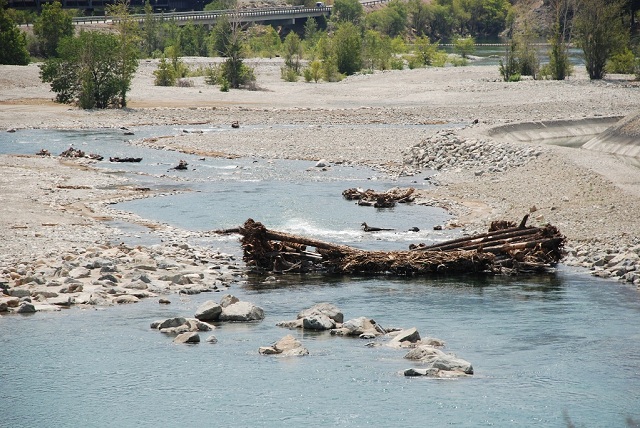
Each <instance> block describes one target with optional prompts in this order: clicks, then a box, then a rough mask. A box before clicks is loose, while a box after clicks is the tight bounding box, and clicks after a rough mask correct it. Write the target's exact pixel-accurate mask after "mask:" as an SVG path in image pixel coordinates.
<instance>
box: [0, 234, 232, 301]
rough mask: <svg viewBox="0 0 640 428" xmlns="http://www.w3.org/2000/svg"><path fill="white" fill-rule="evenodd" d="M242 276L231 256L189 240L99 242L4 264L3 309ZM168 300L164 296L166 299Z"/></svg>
mask: <svg viewBox="0 0 640 428" xmlns="http://www.w3.org/2000/svg"><path fill="white" fill-rule="evenodd" d="M243 276H244V273H243V271H242V270H241V269H240V267H239V265H238V264H236V262H235V260H234V258H233V256H230V255H226V254H222V253H219V252H216V251H211V250H209V249H206V248H199V247H192V246H190V245H188V244H180V245H155V246H151V247H142V246H136V247H131V246H127V245H117V246H110V245H96V246H94V247H88V248H76V249H75V250H73V251H69V252H66V253H62V254H59V255H57V256H52V257H49V258H41V259H38V260H35V261H31V262H23V263H21V264H17V265H16V264H7V265H4V266H2V265H0V289H1V293H0V311H11V312H28V311H29V310H30V309H31V307H30V306H26V305H25V303H29V304H32V305H33V309H34V310H35V311H39V310H59V309H60V308H61V307H69V306H72V305H78V304H84V305H114V304H124V303H135V302H137V301H138V300H139V299H143V298H148V297H156V296H158V295H161V294H173V293H180V294H198V293H202V292H218V291H224V290H226V289H228V287H229V286H230V285H231V284H233V283H235V282H238V281H240V280H241V279H242V277H243ZM165 302H166V300H165Z"/></svg>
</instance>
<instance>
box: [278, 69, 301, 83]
mask: <svg viewBox="0 0 640 428" xmlns="http://www.w3.org/2000/svg"><path fill="white" fill-rule="evenodd" d="M280 77H281V78H282V80H284V81H285V82H297V81H298V77H299V74H298V73H297V72H296V70H295V69H293V68H291V67H281V68H280Z"/></svg>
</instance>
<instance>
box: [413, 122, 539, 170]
mask: <svg viewBox="0 0 640 428" xmlns="http://www.w3.org/2000/svg"><path fill="white" fill-rule="evenodd" d="M540 154H542V149H540V148H537V147H531V146H517V145H512V144H506V143H499V142H496V141H492V140H482V139H475V138H465V137H462V136H460V135H459V134H458V133H456V132H455V131H454V130H450V129H449V130H442V131H439V132H437V133H435V134H434V135H432V136H430V137H428V138H426V139H425V140H423V141H422V142H420V143H419V144H416V145H415V146H413V147H411V148H410V149H409V150H408V151H407V152H406V153H405V154H404V156H405V163H406V164H409V165H413V166H416V167H418V168H426V169H432V170H437V171H440V170H448V169H455V168H462V169H466V170H472V171H473V172H474V173H475V175H476V176H480V175H483V174H485V173H487V172H498V173H499V172H504V171H506V170H507V169H509V168H513V167H518V166H522V165H525V164H526V163H527V162H529V161H530V160H531V159H534V158H536V157H538V156H540Z"/></svg>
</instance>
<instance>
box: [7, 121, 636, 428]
mask: <svg viewBox="0 0 640 428" xmlns="http://www.w3.org/2000/svg"><path fill="white" fill-rule="evenodd" d="M147 132H148V133H149V134H150V135H152V134H154V133H165V132H180V130H179V129H173V130H169V129H167V130H165V129H140V130H136V138H137V137H139V136H142V135H144V134H145V133H147ZM212 132H213V131H212ZM70 143H74V145H78V146H80V145H81V146H82V148H83V150H87V151H94V149H95V148H99V149H101V150H100V151H102V153H103V154H104V155H107V156H138V155H141V156H143V162H141V163H140V164H138V165H133V164H131V165H122V164H109V163H108V162H105V161H103V162H100V163H99V164H98V166H100V167H104V168H109V169H111V170H112V171H113V173H118V174H128V175H129V176H130V177H131V178H132V179H136V180H139V181H140V183H146V184H147V185H150V186H160V187H167V188H171V189H178V190H181V191H184V192H178V193H175V194H168V195H167V196H164V197H157V198H150V199H144V200H138V201H132V202H127V203H123V204H119V205H118V206H117V208H118V209H122V210H128V211H131V212H134V213H136V214H139V215H141V216H143V217H145V218H150V219H154V220H159V221H165V222H168V223H170V224H172V225H174V226H176V227H179V228H184V229H188V230H208V229H212V228H218V227H230V226H233V225H237V224H238V222H239V221H241V220H243V219H246V218H247V216H248V215H251V216H253V217H254V218H255V219H256V220H262V219H266V221H265V223H267V224H268V226H269V227H272V228H274V229H283V230H286V231H292V232H294V233H305V234H314V236H315V235H320V236H321V237H322V238H323V239H326V240H332V241H334V240H335V241H339V242H344V243H350V244H353V245H360V246H363V247H366V248H390V247H394V248H401V247H406V245H407V244H408V243H409V242H413V241H415V240H419V241H435V240H439V239H443V238H444V237H445V236H444V235H440V234H438V232H435V231H433V230H432V227H431V226H433V225H435V224H442V223H444V222H446V220H447V219H448V218H449V217H448V215H447V214H446V213H445V212H443V211H442V210H439V209H436V208H429V207H417V206H413V205H408V206H400V207H398V208H396V209H394V210H375V209H373V208H370V207H358V206H356V205H355V204H353V203H351V202H348V201H345V200H343V199H342V197H341V196H340V192H341V190H343V189H344V188H347V187H373V188H375V189H377V190H384V189H386V188H389V187H392V186H394V185H401V186H406V185H410V184H413V185H416V186H418V185H419V186H428V185H429V180H426V178H427V177H428V174H425V175H424V176H416V177H403V178H389V177H384V176H383V175H381V174H380V173H377V172H375V171H371V170H368V169H365V168H355V167H347V166H344V167H331V168H330V169H329V171H324V172H322V171H319V170H318V169H317V168H315V167H314V166H313V163H311V162H297V161H296V162H288V161H277V160H266V159H236V160H228V159H212V158H207V159H205V160H201V158H196V157H187V156H186V155H181V154H176V153H175V152H167V151H153V150H150V149H144V148H138V147H131V146H128V145H126V143H125V141H124V138H123V136H122V133H121V132H119V131H117V130H100V131H45V130H30V131H26V130H24V131H19V132H18V133H15V134H7V133H5V134H3V135H0V148H1V150H0V151H2V152H5V153H7V152H9V153H18V152H22V153H35V152H36V151H37V150H39V149H40V148H48V149H49V150H50V151H51V152H52V153H54V154H57V153H58V151H62V150H64V149H65V148H66V147H68V145H69V144H70ZM119 150H120V151H119ZM96 151H97V150H96ZM107 152H109V153H107ZM179 157H182V158H186V159H187V160H188V162H189V163H190V166H192V169H191V170H189V171H186V174H183V173H182V172H177V171H171V172H169V171H168V170H169V167H170V166H171V165H173V164H175V163H177V160H176V158H179ZM334 168H335V169H334ZM180 174H182V175H180ZM187 190H188V191H187ZM264 201H274V202H270V203H265V202H264ZM362 221H367V222H368V223H371V224H375V225H392V226H393V227H395V228H396V229H397V230H396V231H393V232H389V233H386V234H382V235H377V236H376V237H373V236H371V234H369V235H366V234H364V233H362V232H360V231H359V224H360V222H362ZM409 226H418V227H420V228H421V231H420V232H419V233H418V234H417V235H415V234H413V233H414V232H406V229H408V227H409ZM134 229H135V228H133V227H132V232H131V233H130V235H129V236H128V239H129V240H130V242H132V243H136V242H140V241H145V242H146V241H152V240H153V236H152V233H151V232H146V233H147V235H144V234H141V233H140V231H139V230H134ZM207 245H213V246H218V247H222V248H223V249H227V250H229V251H238V245H237V243H236V242H234V241H230V240H221V241H215V240H212V241H211V242H208V243H207ZM263 281H264V278H263V277H258V276H253V275H249V276H248V277H247V281H246V282H245V283H244V284H242V285H241V286H238V287H236V288H234V289H231V290H230V291H231V292H232V293H233V294H235V295H237V296H238V297H240V298H241V299H243V300H249V301H252V302H254V303H256V304H257V305H259V306H261V307H263V308H264V310H265V313H266V318H265V319H264V320H263V321H262V322H259V323H252V324H221V325H218V326H217V329H215V330H214V331H213V332H212V334H214V335H215V336H216V337H217V339H218V343H216V344H209V343H200V344H198V345H194V346H188V345H176V344H173V343H172V341H171V339H170V338H169V337H166V336H164V335H162V334H161V333H158V332H157V331H154V330H151V329H150V328H149V324H150V323H151V322H152V321H154V320H156V319H162V318H168V317H172V316H178V315H182V316H192V315H193V313H194V312H195V310H196V308H197V307H198V306H199V305H200V304H201V303H202V302H204V301H206V300H210V299H214V300H218V299H219V298H220V295H216V294H207V293H205V294H199V295H192V296H177V295H172V296H169V299H170V300H171V301H172V303H171V304H170V305H158V303H157V300H156V299H147V300H143V301H142V302H140V303H138V304H135V305H122V306H117V307H111V308H94V309H84V310H83V309H79V308H71V309H68V310H64V311H62V312H56V313H36V314H33V315H31V316H13V315H10V316H6V315H5V316H2V317H0V331H1V333H0V363H2V370H1V371H0V396H1V397H2V402H3V404H4V406H3V412H2V417H1V418H0V426H6V427H34V426H38V427H77V426H85V427H104V426H123V427H129V426H132V427H133V426H135V427H146V426H149V427H151V426H183V427H200V426H203V427H204V426H212V425H226V426H237V427H245V426H269V427H279V426H283V425H291V426H300V425H304V426H311V427H314V426H318V427H320V426H349V427H360V426H375V427H397V426H416V425H433V426H445V425H448V426H460V427H478V426H500V427H502V426H526V427H529V426H542V427H562V426H569V422H568V421H569V420H570V421H571V423H573V424H575V426H581V427H618V426H620V427H624V426H626V420H627V418H632V419H633V420H634V421H640V406H638V403H639V402H640V322H639V321H640V296H639V294H638V292H637V291H636V290H635V288H633V287H629V286H627V285H624V284H621V283H618V282H615V281H607V280H601V279H596V278H593V277H590V276H589V275H588V272H585V271H582V270H575V269H572V268H567V267H564V266H560V267H559V269H558V271H557V272H556V273H552V274H549V275H541V276H535V277H518V278H468V277H460V278H431V279H424V278H412V279H398V278H387V277H373V278H371V277H355V278H345V277H326V276H315V275H310V276H296V275H294V276H290V277H284V278H282V279H281V280H280V281H279V282H277V283H275V284H270V285H268V286H267V285H265V284H264V282H263ZM323 301H327V302H332V303H334V304H336V305H337V306H338V307H340V308H341V309H342V311H343V312H344V314H345V319H350V318H355V317H359V316H367V317H371V318H373V319H375V320H376V321H377V322H378V323H379V324H381V325H382V326H385V327H407V328H408V327H416V328H417V329H418V331H419V332H420V334H421V335H422V336H423V337H437V338H440V339H443V340H444V341H445V342H446V344H447V346H446V348H445V351H447V352H454V353H455V354H456V355H458V356H459V357H461V358H464V359H465V360H467V361H470V362H471V363H472V364H473V366H474V370H475V374H474V376H473V377H470V378H464V379H457V380H435V379H426V378H405V377H404V376H403V375H402V371H403V370H404V369H406V368H409V367H416V365H415V364H413V363H411V362H410V361H408V360H405V359H403V355H404V353H405V352H404V351H399V350H395V349H391V348H387V347H384V346H379V347H369V346H366V344H367V342H368V341H364V340H359V339H346V338H337V337H332V336H330V335H329V334H328V333H304V332H300V331H289V330H284V329H281V328H278V327H276V326H275V323H276V322H277V321H281V320H288V319H293V318H295V316H296V314H297V312H298V311H300V310H301V309H304V308H307V307H310V306H312V305H313V304H315V303H318V302H323ZM288 333H291V334H294V335H295V336H296V337H297V338H298V339H299V340H301V341H302V343H303V344H304V346H306V347H307V348H308V349H309V351H310V355H309V356H307V357H300V358H274V357H269V356H261V355H259V354H258V347H260V346H266V345H269V344H271V343H273V342H275V341H276V340H278V339H279V338H281V337H282V336H284V335H285V334H288Z"/></svg>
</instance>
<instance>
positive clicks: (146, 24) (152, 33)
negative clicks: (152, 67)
mask: <svg viewBox="0 0 640 428" xmlns="http://www.w3.org/2000/svg"><path fill="white" fill-rule="evenodd" d="M159 49H160V20H159V19H158V18H156V17H155V16H154V15H153V7H152V6H151V2H150V0H146V1H145V3H144V19H143V21H142V53H143V54H144V55H145V56H146V57H150V56H152V55H153V52H155V51H156V50H159Z"/></svg>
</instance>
